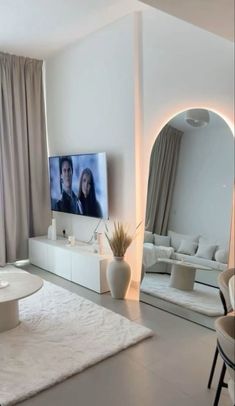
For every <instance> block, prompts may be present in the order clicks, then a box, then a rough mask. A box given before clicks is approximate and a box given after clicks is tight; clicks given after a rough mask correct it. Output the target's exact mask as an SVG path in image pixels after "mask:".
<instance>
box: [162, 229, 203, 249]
mask: <svg viewBox="0 0 235 406" xmlns="http://www.w3.org/2000/svg"><path fill="white" fill-rule="evenodd" d="M167 235H168V236H169V237H170V238H171V246H172V247H173V248H174V249H175V250H176V251H178V249H179V247H180V244H181V241H182V240H189V241H193V242H198V240H199V235H195V236H194V235H188V234H179V233H175V231H171V230H169V231H168V233H167Z"/></svg>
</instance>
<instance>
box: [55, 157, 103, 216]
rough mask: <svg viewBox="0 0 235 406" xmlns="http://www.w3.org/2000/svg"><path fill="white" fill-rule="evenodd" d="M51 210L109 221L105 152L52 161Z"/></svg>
mask: <svg viewBox="0 0 235 406" xmlns="http://www.w3.org/2000/svg"><path fill="white" fill-rule="evenodd" d="M49 169H50V193H51V209H52V210H54V211H59V212H64V213H72V214H80V215H82V216H90V217H98V218H104V219H107V218H108V188H107V162H106V154H105V152H100V153H95V154H78V155H64V156H53V157H50V158H49Z"/></svg>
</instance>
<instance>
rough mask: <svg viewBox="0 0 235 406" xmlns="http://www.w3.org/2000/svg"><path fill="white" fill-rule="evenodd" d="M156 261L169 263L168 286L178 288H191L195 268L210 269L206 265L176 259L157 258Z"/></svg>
mask: <svg viewBox="0 0 235 406" xmlns="http://www.w3.org/2000/svg"><path fill="white" fill-rule="evenodd" d="M158 262H165V263H167V264H170V265H171V276H170V286H171V287H172V288H176V289H180V290H193V286H194V282H195V274H196V270H197V269H198V270H204V271H211V268H209V267H208V266H204V265H199V264H193V263H190V262H186V261H178V260H177V259H170V258H159V259H158Z"/></svg>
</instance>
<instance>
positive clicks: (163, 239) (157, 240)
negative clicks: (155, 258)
mask: <svg viewBox="0 0 235 406" xmlns="http://www.w3.org/2000/svg"><path fill="white" fill-rule="evenodd" d="M153 237H154V244H155V245H161V246H162V247H170V242H171V238H170V237H169V236H167V235H166V236H165V235H159V234H153Z"/></svg>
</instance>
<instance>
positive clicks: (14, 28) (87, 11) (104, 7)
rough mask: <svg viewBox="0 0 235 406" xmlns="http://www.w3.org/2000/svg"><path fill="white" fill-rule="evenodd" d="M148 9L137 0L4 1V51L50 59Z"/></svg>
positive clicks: (0, 2)
mask: <svg viewBox="0 0 235 406" xmlns="http://www.w3.org/2000/svg"><path fill="white" fill-rule="evenodd" d="M145 8H149V7H148V6H146V5H145V4H143V3H142V2H139V1H137V0H0V51H2V52H9V53H14V54H16V55H24V56H32V57H36V58H46V57H47V56H49V55H50V54H52V53H53V52H55V51H57V50H58V49H61V48H63V47H65V46H66V45H68V44H70V43H72V42H75V41H76V40H78V39H79V38H81V37H83V36H85V35H87V34H89V33H91V32H93V31H95V30H98V29H99V28H101V27H103V26H105V25H107V24H109V23H111V22H113V21H115V20H117V19H118V18H121V17H123V16H124V15H127V14H129V13H131V12H133V11H135V10H142V9H145Z"/></svg>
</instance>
